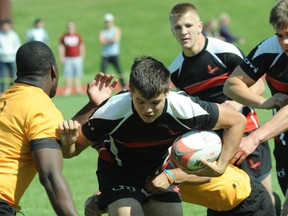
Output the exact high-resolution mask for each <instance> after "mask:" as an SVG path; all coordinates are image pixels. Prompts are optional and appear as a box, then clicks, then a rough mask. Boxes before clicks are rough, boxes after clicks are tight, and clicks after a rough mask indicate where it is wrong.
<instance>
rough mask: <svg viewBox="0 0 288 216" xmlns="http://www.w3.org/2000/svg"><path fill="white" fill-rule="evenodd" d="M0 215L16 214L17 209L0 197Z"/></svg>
mask: <svg viewBox="0 0 288 216" xmlns="http://www.w3.org/2000/svg"><path fill="white" fill-rule="evenodd" d="M0 215H1V216H15V215H16V209H15V208H13V207H12V206H11V205H9V203H8V202H7V201H5V200H3V199H0Z"/></svg>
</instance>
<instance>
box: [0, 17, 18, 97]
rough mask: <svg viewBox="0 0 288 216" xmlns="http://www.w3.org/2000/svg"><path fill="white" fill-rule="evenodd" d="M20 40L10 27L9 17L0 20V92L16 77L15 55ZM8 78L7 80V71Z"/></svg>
mask: <svg viewBox="0 0 288 216" xmlns="http://www.w3.org/2000/svg"><path fill="white" fill-rule="evenodd" d="M20 45H21V42H20V38H19V36H18V34H17V33H16V32H15V31H14V30H13V29H12V23H11V20H10V19H3V20H1V21H0V94H2V93H3V92H4V91H5V89H6V84H7V83H9V84H10V85H12V84H13V82H14V79H15V77H16V64H15V56H16V52H17V50H18V48H19V47H20ZM7 71H8V74H9V80H8V81H6V80H7V73H6V72H7Z"/></svg>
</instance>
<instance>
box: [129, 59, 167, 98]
mask: <svg viewBox="0 0 288 216" xmlns="http://www.w3.org/2000/svg"><path fill="white" fill-rule="evenodd" d="M129 88H130V91H131V92H135V91H139V92H140V94H141V95H142V96H143V97H144V98H147V99H149V98H152V97H154V96H158V95H160V94H161V93H167V92H169V89H170V72H169V70H168V69H167V68H166V67H165V65H164V64H163V63H162V62H160V61H158V60H156V59H155V58H153V57H150V56H141V57H137V58H135V60H134V63H133V65H132V67H131V73H130V80H129Z"/></svg>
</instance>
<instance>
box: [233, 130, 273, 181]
mask: <svg viewBox="0 0 288 216" xmlns="http://www.w3.org/2000/svg"><path fill="white" fill-rule="evenodd" d="M248 134H249V133H245V136H247V135H248ZM235 165H236V164H235ZM236 166H238V167H239V168H240V169H242V170H244V171H245V172H246V173H247V174H248V175H249V176H250V177H254V178H256V179H258V180H259V181H262V180H263V179H264V178H265V177H266V176H267V175H268V174H270V173H271V169H272V161H271V152H270V147H269V143H268V141H265V142H263V143H261V144H260V145H258V147H257V148H256V149H255V151H254V152H252V153H251V154H250V155H248V156H247V157H246V159H245V160H244V161H243V162H242V163H241V164H240V165H236Z"/></svg>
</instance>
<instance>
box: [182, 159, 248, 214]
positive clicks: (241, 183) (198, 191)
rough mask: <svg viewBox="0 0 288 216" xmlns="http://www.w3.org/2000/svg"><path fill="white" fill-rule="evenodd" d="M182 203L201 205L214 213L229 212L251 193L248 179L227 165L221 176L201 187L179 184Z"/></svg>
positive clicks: (239, 171) (243, 173)
mask: <svg viewBox="0 0 288 216" xmlns="http://www.w3.org/2000/svg"><path fill="white" fill-rule="evenodd" d="M180 192H181V198H182V201H184V202H188V203H192V204H197V205H202V206H205V207H207V208H210V209H213V210H215V211H229V210H231V209H233V208H235V207H236V206H237V205H239V204H240V203H241V202H242V201H244V200H245V199H246V198H247V197H248V196H249V195H250V193H251V184H250V177H249V176H248V175H247V174H246V173H245V172H244V171H243V170H241V169H239V168H237V167H235V166H233V165H229V166H228V167H227V169H226V171H225V173H224V174H223V175H222V176H219V177H215V178H212V180H211V182H209V183H205V184H201V185H197V186H196V185H189V184H180Z"/></svg>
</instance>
